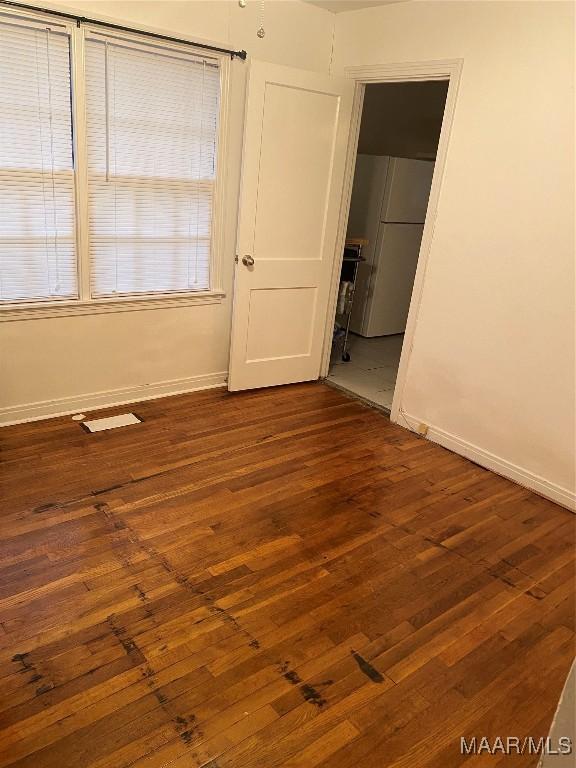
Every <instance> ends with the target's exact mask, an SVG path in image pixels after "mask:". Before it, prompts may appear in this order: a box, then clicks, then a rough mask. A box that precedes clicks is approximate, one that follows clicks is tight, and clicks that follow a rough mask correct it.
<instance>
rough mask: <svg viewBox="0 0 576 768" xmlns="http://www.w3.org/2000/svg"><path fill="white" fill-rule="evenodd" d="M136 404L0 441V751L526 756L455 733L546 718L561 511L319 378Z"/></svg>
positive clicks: (49, 757)
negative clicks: (493, 749) (129, 417)
mask: <svg viewBox="0 0 576 768" xmlns="http://www.w3.org/2000/svg"><path fill="white" fill-rule="evenodd" d="M127 410H130V409H129V408H128V407H123V408H113V409H109V410H107V411H100V412H97V414H96V413H95V414H92V415H93V416H95V415H102V416H104V415H112V414H115V413H121V412H125V411H127ZM134 410H135V411H136V413H137V414H138V415H140V416H141V417H142V418H143V419H144V422H143V424H141V425H137V426H131V427H126V428H123V429H118V430H116V431H110V432H104V433H99V434H93V435H89V434H86V433H85V432H84V431H82V429H81V428H80V426H79V425H78V423H76V422H73V421H72V420H71V419H70V418H69V417H65V418H57V419H52V420H50V421H44V422H37V423H34V424H29V425H19V426H15V427H9V428H6V429H3V430H1V432H0V440H1V441H2V446H3V452H2V472H1V477H0V481H1V494H2V495H1V499H2V508H1V515H0V523H1V535H0V622H1V623H0V678H1V680H0V766H18V768H25V767H26V768H123V767H127V766H135V767H137V768H160V767H163V768H168V766H170V768H192V767H195V768H199V767H200V766H204V768H273V766H282V767H283V768H297V767H301V768H312V767H313V766H322V767H323V768H355V767H356V766H362V768H372V767H373V768H382V767H383V766H398V767H400V766H402V768H418V767H419V766H427V768H447V767H448V768H450V767H451V766H474V767H476V766H478V767H479V768H481V767H482V766H508V767H509V768H513V767H514V766H533V765H536V763H537V762H538V758H537V757H536V756H532V757H530V756H527V755H524V756H522V757H505V756H502V755H497V756H487V755H482V756H477V757H473V756H470V755H461V754H460V738H461V737H466V738H468V739H470V738H471V737H472V736H477V737H478V738H480V737H481V736H488V737H490V738H493V737H496V736H502V737H505V736H508V735H511V736H520V737H522V736H534V737H535V738H538V737H539V736H542V735H546V734H547V732H548V728H549V724H550V721H551V718H552V715H553V712H554V709H555V706H556V704H557V701H558V697H559V694H560V691H561V688H562V685H563V683H564V680H565V677H566V674H567V672H568V669H569V666H570V663H571V660H572V658H573V655H574V647H575V639H574V629H575V627H574V557H575V555H574V523H575V517H574V516H573V515H572V514H571V513H570V512H568V511H566V510H564V509H562V508H560V507H558V506H556V505H554V504H552V503H550V502H548V501H546V500H544V499H542V498H540V497H538V496H536V495H534V494H532V493H530V492H529V491H527V490H525V489H523V488H521V487H519V486H517V485H514V484H513V483H511V482H508V481H507V480H504V479H503V478H500V477H498V476H496V475H494V474H492V473H490V472H488V471H486V470H484V469H482V468H480V467H478V466H476V465H474V464H472V463H471V462H469V461H466V460H465V459H463V458H461V457H459V456H456V455H454V454H452V453H449V452H448V451H445V450H443V449H442V448H440V447H438V446H435V445H433V444H431V443H429V442H427V441H426V440H423V439H421V438H419V437H417V436H415V435H413V434H411V433H409V432H407V431H405V430H403V429H400V428H398V427H396V426H394V425H391V424H390V422H389V420H388V419H387V417H386V416H384V415H383V414H380V413H378V412H376V411H374V410H371V409H369V408H367V407H366V406H364V405H362V404H361V403H358V402H356V401H353V400H350V399H348V398H347V397H346V396H344V395H343V394H342V393H340V392H337V391H335V390H333V389H331V388H329V387H327V386H325V385H322V384H308V385H295V386H291V387H282V388H277V389H269V390H261V391H257V392H248V393H242V394H236V395H230V394H228V393H226V392H224V391H223V390H211V391H207V392H201V393H195V394H191V395H184V396H178V397H172V398H166V399H162V400H155V401H150V402H146V403H138V404H136V405H135V406H134Z"/></svg>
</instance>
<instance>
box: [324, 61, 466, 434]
mask: <svg viewBox="0 0 576 768" xmlns="http://www.w3.org/2000/svg"><path fill="white" fill-rule="evenodd" d="M463 63H464V60H463V59H443V60H437V61H422V62H407V63H399V64H375V65H366V66H358V67H345V69H344V76H345V77H349V78H351V79H353V80H355V81H356V89H355V93H354V105H353V108H352V125H351V126H350V136H349V141H348V150H347V156H346V175H345V178H344V184H343V187H342V200H341V206H340V218H339V222H338V236H337V239H336V253H335V255H334V264H333V271H332V278H331V286H330V299H329V302H328V316H327V318H326V328H325V332H324V349H323V354H322V364H321V368H320V376H321V377H326V376H327V375H328V370H329V367H330V352H331V349H332V334H333V330H334V315H335V312H336V302H337V299H338V284H339V282H340V280H339V277H340V271H341V268H342V258H343V255H344V242H345V240H346V228H347V225H348V214H349V211H350V200H351V197H352V183H353V181H354V169H355V165H356V155H357V151H358V139H359V136H360V122H361V119H362V107H363V104H364V92H365V90H366V86H367V85H368V84H370V83H404V82H422V81H425V80H447V81H448V93H447V95H446V105H445V107H444V117H443V118H442V128H441V131H440V139H439V142H438V150H437V153H436V163H435V166H434V174H433V177H432V186H431V188H430V197H429V199H428V208H427V210H426V219H425V222H424V231H423V234H422V243H421V245H420V253H419V256H418V264H417V267H416V276H415V278H414V288H413V290H412V298H411V300H410V308H409V311H408V319H407V322H406V331H405V334H404V343H403V345H402V353H401V356H400V365H399V367H398V376H397V378H396V386H395V388H394V398H393V400H392V410H391V413H390V420H391V421H393V422H395V423H397V424H400V425H401V426H403V427H406V428H408V429H414V427H413V424H412V423H411V422H410V421H409V420H408V419H407V418H406V416H405V414H404V411H403V410H402V399H403V393H404V388H405V386H406V377H407V373H408V366H409V364H410V355H411V352H412V345H413V343H414V334H415V331H416V326H417V323H418V315H419V311H420V305H421V303H422V295H423V292H424V285H425V277H426V269H427V266H428V260H429V256H430V249H431V246H432V239H433V236H434V226H435V223H436V216H437V210H438V201H439V198H440V189H441V185H442V179H443V177H444V169H445V166H446V157H447V154H448V144H449V140H450V133H451V130H452V123H453V119H454V112H455V110H456V98H457V95H458V88H459V85H460V77H461V73H462V66H463Z"/></svg>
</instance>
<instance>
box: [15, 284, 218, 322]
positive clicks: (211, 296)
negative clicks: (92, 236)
mask: <svg viewBox="0 0 576 768" xmlns="http://www.w3.org/2000/svg"><path fill="white" fill-rule="evenodd" d="M225 298H226V294H225V293H223V292H222V291H206V292H204V293H195V294H186V295H185V296H142V297H135V296H130V297H125V298H118V299H93V300H91V301H67V302H62V303H58V304H19V305H12V306H10V307H8V306H4V307H1V308H0V323H5V322H11V321H12V322H13V321H15V320H41V319H44V318H49V317H72V316H74V315H102V314H108V313H115V312H135V311H142V310H150V309H169V308H177V307H194V306H198V305H204V304H221V303H222V301H223V299H225Z"/></svg>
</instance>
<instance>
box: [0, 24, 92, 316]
mask: <svg viewBox="0 0 576 768" xmlns="http://www.w3.org/2000/svg"><path fill="white" fill-rule="evenodd" d="M77 282H78V281H77V267H76V247H75V199H74V158H73V151H72V113H71V96H70V46H69V38H68V36H67V35H66V34H64V32H62V31H59V30H58V29H51V28H49V27H47V26H44V27H41V26H39V25H36V26H34V25H32V24H31V25H29V26H27V25H20V24H17V23H11V22H8V21H4V20H2V19H0V302H1V303H8V302H19V301H20V302H21V301H42V300H50V301H54V300H56V299H67V298H76V297H77V295H78V294H77V291H78V286H77Z"/></svg>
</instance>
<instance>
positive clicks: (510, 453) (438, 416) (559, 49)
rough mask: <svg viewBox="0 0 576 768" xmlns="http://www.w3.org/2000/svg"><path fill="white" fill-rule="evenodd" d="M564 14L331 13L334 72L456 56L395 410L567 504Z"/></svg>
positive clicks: (423, 6) (570, 406) (570, 46)
mask: <svg viewBox="0 0 576 768" xmlns="http://www.w3.org/2000/svg"><path fill="white" fill-rule="evenodd" d="M573 12H574V11H573V6H572V4H571V3H558V2H519V3H509V2H408V3H399V4H394V5H389V6H384V7H381V8H373V9H367V10H358V11H354V12H351V13H345V14H339V15H338V16H337V17H336V30H335V48H334V66H333V71H334V72H336V73H338V72H341V71H342V70H343V68H344V67H345V66H347V65H360V64H377V63H397V62H413V61H426V60H434V59H436V60H437V59H453V58H463V59H464V65H463V73H462V79H461V85H460V90H459V94H458V100H457V105H456V113H455V118H454V124H453V129H452V134H451V138H450V144H449V149H448V158H447V165H446V172H445V176H444V179H443V183H442V187H441V194H440V202H439V208H438V218H437V221H436V226H435V229H434V236H433V242H432V248H431V252H430V259H429V263H428V268H427V271H426V275H425V281H424V292H423V298H422V304H421V308H420V313H419V316H418V321H417V328H416V335H415V339H414V347H413V351H412V355H411V357H410V363H409V368H408V377H407V383H406V388H405V391H404V397H403V400H402V403H401V407H402V409H403V411H405V412H406V413H407V414H410V415H411V416H413V417H415V419H416V420H417V421H418V422H425V423H427V424H429V425H431V427H432V428H433V429H431V434H435V436H436V438H437V439H443V440H444V442H445V443H447V444H449V443H450V440H451V441H452V447H457V448H459V450H461V451H462V450H467V449H468V448H469V447H470V446H471V447H476V448H478V449H479V451H476V453H475V455H476V456H477V458H481V459H483V462H484V463H489V462H490V461H492V465H493V466H496V467H498V468H499V469H500V470H501V471H503V472H504V471H505V473H506V474H509V475H512V476H516V478H517V479H519V480H522V481H524V482H530V483H531V484H532V485H533V486H534V487H537V486H538V478H539V477H540V478H543V479H544V482H543V485H542V487H541V490H544V491H545V492H548V493H549V494H550V495H555V498H558V499H560V500H563V501H564V502H565V503H568V496H567V494H568V489H570V488H573V485H574V423H575V421H574V182H573V172H574V117H573V115H574V101H573V84H574V79H573V77H574V75H573V73H574V43H573V31H574V24H573ZM467 447H468V448H467ZM490 455H493V456H492V458H490ZM493 459H495V460H496V461H494V460H493ZM514 473H516V475H514Z"/></svg>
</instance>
